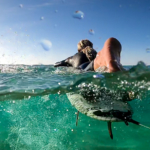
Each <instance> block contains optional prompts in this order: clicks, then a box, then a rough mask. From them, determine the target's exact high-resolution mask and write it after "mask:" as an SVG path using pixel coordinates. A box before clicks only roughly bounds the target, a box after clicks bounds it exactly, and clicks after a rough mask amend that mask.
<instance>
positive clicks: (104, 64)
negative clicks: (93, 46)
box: [84, 37, 125, 72]
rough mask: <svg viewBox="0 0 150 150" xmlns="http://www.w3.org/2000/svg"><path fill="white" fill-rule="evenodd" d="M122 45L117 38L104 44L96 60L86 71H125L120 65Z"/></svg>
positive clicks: (110, 39)
mask: <svg viewBox="0 0 150 150" xmlns="http://www.w3.org/2000/svg"><path fill="white" fill-rule="evenodd" d="M121 48H122V46H121V44H120V42H119V41H118V40H117V39H116V38H113V37H112V38H109V39H107V40H106V42H105V43H104V46H103V48H102V50H101V51H99V52H98V53H97V56H96V58H95V59H94V60H93V61H92V62H91V63H90V64H89V65H88V66H87V67H86V68H85V69H84V70H85V71H100V72H117V71H123V70H125V69H124V68H123V67H122V65H121V63H120V54H121Z"/></svg>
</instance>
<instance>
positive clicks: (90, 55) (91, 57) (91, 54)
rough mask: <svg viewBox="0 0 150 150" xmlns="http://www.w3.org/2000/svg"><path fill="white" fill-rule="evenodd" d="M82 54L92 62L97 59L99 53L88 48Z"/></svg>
mask: <svg viewBox="0 0 150 150" xmlns="http://www.w3.org/2000/svg"><path fill="white" fill-rule="evenodd" d="M82 52H83V53H84V54H85V55H86V57H87V58H88V60H89V61H92V60H94V59H95V58H96V55H97V52H96V51H95V49H93V48H92V47H90V46H87V47H86V48H84V49H83V50H82Z"/></svg>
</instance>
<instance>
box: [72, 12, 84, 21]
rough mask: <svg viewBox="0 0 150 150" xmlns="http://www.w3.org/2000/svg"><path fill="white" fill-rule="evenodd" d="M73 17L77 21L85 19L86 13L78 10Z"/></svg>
mask: <svg viewBox="0 0 150 150" xmlns="http://www.w3.org/2000/svg"><path fill="white" fill-rule="evenodd" d="M73 17H74V18H77V19H83V18H84V13H83V12H82V11H80V10H77V11H75V12H74V13H73Z"/></svg>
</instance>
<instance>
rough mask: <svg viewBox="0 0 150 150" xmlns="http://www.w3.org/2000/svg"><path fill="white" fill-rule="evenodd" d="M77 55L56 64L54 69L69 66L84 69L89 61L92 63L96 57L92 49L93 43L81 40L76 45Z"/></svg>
mask: <svg viewBox="0 0 150 150" xmlns="http://www.w3.org/2000/svg"><path fill="white" fill-rule="evenodd" d="M77 48H78V53H76V54H75V55H73V56H71V57H68V58H67V59H65V60H62V61H60V62H56V63H55V64H54V67H59V66H71V67H75V68H79V69H84V68H85V67H86V66H87V65H88V64H89V63H90V62H91V61H93V60H94V59H95V57H96V55H97V52H96V51H95V50H94V49H93V43H92V42H91V41H89V40H87V39H85V40H81V41H80V42H79V43H78V45H77Z"/></svg>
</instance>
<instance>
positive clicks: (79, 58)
mask: <svg viewBox="0 0 150 150" xmlns="http://www.w3.org/2000/svg"><path fill="white" fill-rule="evenodd" d="M87 62H88V63H89V60H88V58H87V57H86V55H85V54H84V53H82V52H80V53H76V54H75V55H74V56H71V57H69V58H67V59H65V60H63V61H60V62H57V63H55V64H54V67H59V66H71V67H74V68H78V67H79V66H80V65H82V64H84V63H87Z"/></svg>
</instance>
